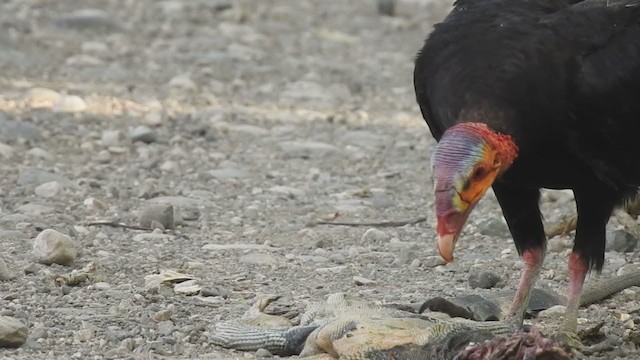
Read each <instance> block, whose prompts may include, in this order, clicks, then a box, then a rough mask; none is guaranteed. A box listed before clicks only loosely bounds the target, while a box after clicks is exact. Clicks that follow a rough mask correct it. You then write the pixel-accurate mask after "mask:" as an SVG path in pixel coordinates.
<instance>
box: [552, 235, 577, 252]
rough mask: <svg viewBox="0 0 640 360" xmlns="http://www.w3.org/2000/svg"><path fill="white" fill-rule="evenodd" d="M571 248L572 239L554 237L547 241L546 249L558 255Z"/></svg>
mask: <svg viewBox="0 0 640 360" xmlns="http://www.w3.org/2000/svg"><path fill="white" fill-rule="evenodd" d="M572 247H573V240H572V239H567V238H563V237H560V236H555V237H553V238H551V239H549V241H547V249H549V251H550V252H556V253H560V252H563V251H565V250H566V249H570V248H572Z"/></svg>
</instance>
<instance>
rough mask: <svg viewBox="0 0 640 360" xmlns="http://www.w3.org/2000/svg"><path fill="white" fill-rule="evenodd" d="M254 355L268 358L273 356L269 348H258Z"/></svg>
mask: <svg viewBox="0 0 640 360" xmlns="http://www.w3.org/2000/svg"><path fill="white" fill-rule="evenodd" d="M256 357H257V358H270V357H273V354H271V353H270V352H269V350H267V349H262V348H260V349H258V350H257V351H256Z"/></svg>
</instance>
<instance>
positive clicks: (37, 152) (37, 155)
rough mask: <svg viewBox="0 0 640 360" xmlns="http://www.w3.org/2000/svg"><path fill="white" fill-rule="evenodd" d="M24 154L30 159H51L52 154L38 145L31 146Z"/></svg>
mask: <svg viewBox="0 0 640 360" xmlns="http://www.w3.org/2000/svg"><path fill="white" fill-rule="evenodd" d="M24 154H25V155H26V156H27V157H30V158H32V159H42V160H53V155H51V153H50V152H48V151H47V150H45V149H43V148H39V147H34V148H31V149H29V150H27V152H26V153H24Z"/></svg>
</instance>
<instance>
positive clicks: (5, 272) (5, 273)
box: [0, 258, 11, 281]
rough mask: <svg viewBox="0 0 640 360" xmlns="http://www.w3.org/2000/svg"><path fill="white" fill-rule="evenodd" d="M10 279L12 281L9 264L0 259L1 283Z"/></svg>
mask: <svg viewBox="0 0 640 360" xmlns="http://www.w3.org/2000/svg"><path fill="white" fill-rule="evenodd" d="M9 279H11V273H10V272H9V268H7V264H5V262H4V260H2V258H0V281H6V280H9Z"/></svg>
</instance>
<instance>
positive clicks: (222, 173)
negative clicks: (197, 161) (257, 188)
mask: <svg viewBox="0 0 640 360" xmlns="http://www.w3.org/2000/svg"><path fill="white" fill-rule="evenodd" d="M209 175H211V176H212V177H214V178H216V179H221V180H224V179H241V178H246V177H248V176H249V173H248V172H247V171H245V170H241V169H234V168H220V169H213V170H210V171H209Z"/></svg>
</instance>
